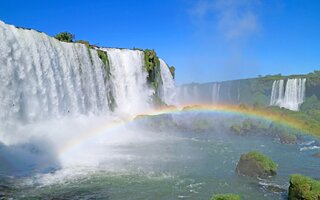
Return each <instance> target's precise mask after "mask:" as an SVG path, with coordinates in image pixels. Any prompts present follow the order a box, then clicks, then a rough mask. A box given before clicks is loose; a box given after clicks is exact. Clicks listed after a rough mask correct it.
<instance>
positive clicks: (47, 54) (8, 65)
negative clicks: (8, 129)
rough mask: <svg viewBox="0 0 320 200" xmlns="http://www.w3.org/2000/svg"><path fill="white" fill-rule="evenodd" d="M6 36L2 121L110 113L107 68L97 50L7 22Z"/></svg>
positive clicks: (0, 43)
mask: <svg viewBox="0 0 320 200" xmlns="http://www.w3.org/2000/svg"><path fill="white" fill-rule="evenodd" d="M0 38H1V40H0V66H1V67H0V110H1V112H0V120H1V121H2V122H4V121H8V119H12V120H15V121H20V122H23V123H25V122H32V121H37V120H39V119H49V118H52V117H61V116H65V115H73V114H90V113H92V114H99V113H101V112H108V110H109V108H108V97H107V92H108V87H107V84H105V81H104V77H105V71H104V66H103V63H102V62H101V60H100V58H99V57H98V55H97V52H96V51H95V50H93V49H88V48H87V47H86V46H85V45H83V44H77V43H65V42H60V41H58V40H56V39H54V38H52V37H49V36H47V35H46V34H44V33H39V32H37V31H34V30H24V29H20V28H19V29H18V28H15V27H14V26H11V25H6V24H4V23H3V22H1V21H0ZM2 124H3V123H2Z"/></svg>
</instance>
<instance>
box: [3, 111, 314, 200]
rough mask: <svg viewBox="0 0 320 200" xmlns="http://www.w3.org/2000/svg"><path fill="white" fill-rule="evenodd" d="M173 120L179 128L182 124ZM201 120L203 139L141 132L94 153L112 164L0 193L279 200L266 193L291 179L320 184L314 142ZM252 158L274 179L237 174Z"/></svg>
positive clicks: (30, 179) (27, 180)
mask: <svg viewBox="0 0 320 200" xmlns="http://www.w3.org/2000/svg"><path fill="white" fill-rule="evenodd" d="M179 117H180V119H178V120H176V122H177V123H181V116H179ZM179 117H178V118H179ZM194 117H199V116H188V117H187V118H184V120H185V121H184V123H186V121H188V122H190V121H192V120H194ZM206 119H208V120H209V121H211V122H212V124H213V127H214V128H212V127H211V128H208V130H206V131H201V132H199V131H193V130H191V129H189V130H188V129H187V128H186V129H184V130H181V128H173V127H171V126H170V125H168V126H167V127H166V126H165V125H164V126H163V127H162V128H159V127H158V128H156V129H154V128H151V129H148V128H145V127H144V129H143V132H144V133H143V136H144V139H143V140H142V139H140V140H137V141H136V140H129V141H128V142H126V143H121V144H117V145H114V146H113V147H112V152H111V153H110V151H111V150H110V148H107V147H106V149H105V151H104V149H103V148H104V147H102V150H101V151H99V152H105V153H106V154H107V152H108V155H106V156H107V157H110V155H112V156H113V157H112V159H100V160H99V162H98V164H96V165H94V166H92V165H82V166H80V165H79V166H66V167H61V168H60V169H58V168H57V169H55V170H52V171H51V172H50V173H33V174H30V175H27V176H21V177H19V178H18V177H6V178H2V185H5V186H8V188H4V189H2V190H3V191H5V192H3V195H6V196H11V197H14V198H18V199H19V198H27V199H28V198H35V199H37V198H39V199H42V198H47V199H54V198H58V199H210V198H211V197H212V195H214V194H216V193H236V194H239V195H240V196H241V197H242V199H266V200H267V199H270V200H271V199H285V198H286V193H287V191H284V192H279V193H273V192H270V191H268V190H267V189H266V187H265V186H266V185H276V186H277V187H280V188H283V189H284V190H287V188H288V178H289V176H290V174H293V173H301V174H304V175H307V176H311V177H314V178H320V169H319V166H320V159H319V158H315V157H312V154H313V153H315V152H317V151H319V150H317V149H312V148H311V147H314V146H315V147H316V146H317V145H319V141H318V140H317V139H315V138H312V137H309V136H308V137H307V136H300V137H299V138H300V139H299V141H298V143H297V144H281V143H280V142H279V141H278V140H276V139H275V138H273V137H271V136H267V135H265V134H261V133H259V134H258V133H257V134H250V135H246V136H238V135H235V134H233V133H231V132H230V131H229V129H228V128H227V127H228V123H225V124H223V122H224V121H229V122H230V120H235V119H234V118H232V119H229V116H224V117H223V118H221V117H220V116H219V119H220V120H217V115H212V116H211V115H207V116H206ZM155 120H157V119H155ZM179 120H180V121H179ZM239 120H241V119H239ZM157 123H158V122H157ZM162 123H163V122H162ZM142 124H143V125H146V124H144V123H142ZM182 125H183V123H182ZM189 125H190V124H189ZM139 126H141V124H139ZM159 126H160V125H159ZM185 126H186V127H187V125H185ZM136 127H137V124H131V125H130V126H129V129H130V130H131V133H130V134H134V133H135V132H136V131H138V130H139V129H137V128H136ZM127 129H128V127H122V128H120V129H117V130H116V131H119V132H124V131H125V130H127ZM124 135H126V133H124ZM122 137H123V136H122ZM306 147H307V148H306ZM309 147H310V148H309ZM251 150H258V151H261V152H263V153H265V154H266V155H268V156H270V157H271V158H272V159H273V160H274V161H275V162H276V163H278V164H279V168H278V173H277V175H276V176H275V177H273V178H270V179H267V180H256V179H252V178H248V177H244V176H239V175H237V174H236V173H235V167H236V164H237V162H238V160H239V157H240V155H241V154H242V153H245V152H248V151H251ZM0 189H1V187H0ZM0 195H1V193H0Z"/></svg>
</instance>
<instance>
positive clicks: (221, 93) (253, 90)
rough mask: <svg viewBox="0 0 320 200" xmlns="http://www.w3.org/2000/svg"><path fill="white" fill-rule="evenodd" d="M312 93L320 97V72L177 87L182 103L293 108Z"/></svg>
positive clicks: (297, 106)
mask: <svg viewBox="0 0 320 200" xmlns="http://www.w3.org/2000/svg"><path fill="white" fill-rule="evenodd" d="M279 82H280V83H282V85H281V84H279ZM272 90H274V91H272ZM279 93H280V94H279ZM272 94H274V96H273V98H276V99H273V101H274V102H275V103H274V102H273V101H272ZM313 95H314V96H316V97H317V98H318V99H320V72H319V71H315V72H314V73H310V74H307V75H293V76H281V75H277V76H266V77H259V78H251V79H242V80H233V81H223V82H213V83H203V84H197V83H191V84H186V85H182V86H180V87H179V88H178V99H179V102H180V103H181V104H190V103H194V104H196V103H209V104H215V103H216V104H248V105H260V106H268V105H274V106H280V107H285V108H288V109H291V110H298V109H296V108H299V106H300V105H301V104H302V103H303V102H304V101H305V100H306V99H308V98H310V97H312V96H313Z"/></svg>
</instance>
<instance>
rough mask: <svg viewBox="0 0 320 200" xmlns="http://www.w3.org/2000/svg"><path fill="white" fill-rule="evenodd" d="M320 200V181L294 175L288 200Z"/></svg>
mask: <svg viewBox="0 0 320 200" xmlns="http://www.w3.org/2000/svg"><path fill="white" fill-rule="evenodd" d="M300 199H301V200H320V181H317V180H314V179H312V178H309V177H307V176H303V175H300V174H294V175H292V176H291V177H290V186H289V194H288V200H300Z"/></svg>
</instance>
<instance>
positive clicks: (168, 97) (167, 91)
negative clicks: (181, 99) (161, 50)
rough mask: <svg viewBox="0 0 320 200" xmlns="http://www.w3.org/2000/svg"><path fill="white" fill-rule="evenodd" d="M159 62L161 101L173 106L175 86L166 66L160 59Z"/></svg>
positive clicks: (174, 102)
mask: <svg viewBox="0 0 320 200" xmlns="http://www.w3.org/2000/svg"><path fill="white" fill-rule="evenodd" d="M159 60H160V70H161V79H162V85H161V90H162V91H161V96H162V100H163V101H164V102H165V103H166V104H168V105H174V104H176V86H175V83H174V80H173V77H172V74H171V72H170V70H169V67H168V65H167V64H166V63H165V62H164V61H163V60H162V59H159Z"/></svg>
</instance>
